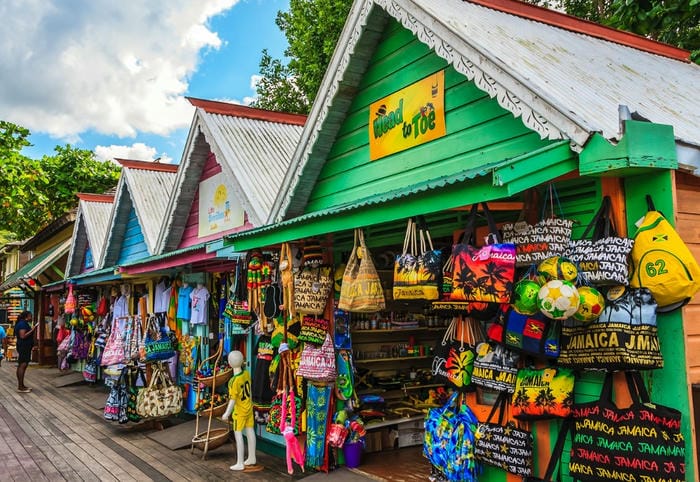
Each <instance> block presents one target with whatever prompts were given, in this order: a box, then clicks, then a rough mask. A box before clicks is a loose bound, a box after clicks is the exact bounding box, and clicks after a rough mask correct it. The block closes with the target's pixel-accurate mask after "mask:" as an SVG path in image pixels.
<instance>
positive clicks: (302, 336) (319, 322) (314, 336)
mask: <svg viewBox="0 0 700 482" xmlns="http://www.w3.org/2000/svg"><path fill="white" fill-rule="evenodd" d="M328 325H329V322H328V320H326V319H325V318H319V317H317V316H314V315H306V316H304V317H303V318H302V319H301V331H300V333H299V341H303V342H305V343H311V344H312V345H323V342H324V341H325V340H326V335H327V334H328Z"/></svg>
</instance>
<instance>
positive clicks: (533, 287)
mask: <svg viewBox="0 0 700 482" xmlns="http://www.w3.org/2000/svg"><path fill="white" fill-rule="evenodd" d="M539 291H540V285H538V284H537V282H536V281H532V280H529V279H523V280H520V281H518V282H517V283H516V284H515V288H513V301H512V303H511V304H512V305H513V309H514V310H515V311H517V312H518V313H520V314H521V315H534V314H535V313H537V310H539V306H538V305H537V293H538V292H539Z"/></svg>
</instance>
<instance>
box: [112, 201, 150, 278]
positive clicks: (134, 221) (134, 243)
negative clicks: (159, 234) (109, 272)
mask: <svg viewBox="0 0 700 482" xmlns="http://www.w3.org/2000/svg"><path fill="white" fill-rule="evenodd" d="M147 256H149V253H148V246H146V241H145V239H144V237H143V231H141V226H140V225H139V220H138V218H137V217H136V210H135V209H134V208H133V207H132V208H131V211H130V212H129V220H128V221H127V223H126V231H125V232H124V240H123V241H122V246H121V250H120V252H119V259H118V260H117V265H120V264H123V263H128V262H131V261H136V260H139V259H142V258H145V257H147Z"/></svg>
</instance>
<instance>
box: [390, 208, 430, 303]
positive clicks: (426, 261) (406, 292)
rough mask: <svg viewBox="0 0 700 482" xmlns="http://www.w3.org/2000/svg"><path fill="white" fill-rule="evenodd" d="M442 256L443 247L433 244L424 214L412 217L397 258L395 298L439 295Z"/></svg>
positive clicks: (407, 298) (424, 297)
mask: <svg viewBox="0 0 700 482" xmlns="http://www.w3.org/2000/svg"><path fill="white" fill-rule="evenodd" d="M441 257H442V253H441V252H440V250H436V249H434V248H433V240H432V239H431V237H430V232H429V231H428V227H427V225H426V224H425V220H424V219H423V218H422V216H420V217H419V218H418V219H417V220H415V219H414V218H409V220H408V224H407V226H406V235H405V237H404V243H403V252H402V254H400V255H399V256H397V257H396V261H395V262H394V288H393V297H394V299H395V300H436V299H438V298H439V296H440V293H439V290H438V285H439V283H440V271H441V267H442V266H441V265H442V263H441Z"/></svg>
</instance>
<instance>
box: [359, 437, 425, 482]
mask: <svg viewBox="0 0 700 482" xmlns="http://www.w3.org/2000/svg"><path fill="white" fill-rule="evenodd" d="M354 471H355V472H356V473H359V474H363V475H367V476H369V477H371V478H373V479H375V480H388V481H391V482H417V481H425V480H427V479H428V476H429V475H430V463H429V462H428V459H426V458H425V457H424V456H423V447H422V446H420V447H406V448H403V449H398V450H388V451H383V452H374V453H371V454H363V456H362V464H361V465H360V466H359V467H358V468H357V469H355V470H354Z"/></svg>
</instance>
